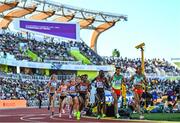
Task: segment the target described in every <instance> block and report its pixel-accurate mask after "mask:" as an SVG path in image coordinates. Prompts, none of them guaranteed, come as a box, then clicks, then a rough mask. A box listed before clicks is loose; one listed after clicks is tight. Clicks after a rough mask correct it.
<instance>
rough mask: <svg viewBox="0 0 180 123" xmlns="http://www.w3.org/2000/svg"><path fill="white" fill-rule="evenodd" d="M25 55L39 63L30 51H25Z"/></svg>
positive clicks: (38, 59) (37, 58)
mask: <svg viewBox="0 0 180 123" xmlns="http://www.w3.org/2000/svg"><path fill="white" fill-rule="evenodd" d="M26 55H27V56H28V57H29V58H31V59H32V60H33V61H40V60H41V59H40V58H39V57H38V56H37V55H36V54H35V53H33V52H32V51H31V50H29V49H28V50H27V51H26Z"/></svg>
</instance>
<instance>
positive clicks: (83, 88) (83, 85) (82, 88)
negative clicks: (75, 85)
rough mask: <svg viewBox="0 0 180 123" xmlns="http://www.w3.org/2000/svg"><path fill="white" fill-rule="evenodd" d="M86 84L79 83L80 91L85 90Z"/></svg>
mask: <svg viewBox="0 0 180 123" xmlns="http://www.w3.org/2000/svg"><path fill="white" fill-rule="evenodd" d="M87 89H88V88H87V84H84V83H81V84H80V91H87Z"/></svg>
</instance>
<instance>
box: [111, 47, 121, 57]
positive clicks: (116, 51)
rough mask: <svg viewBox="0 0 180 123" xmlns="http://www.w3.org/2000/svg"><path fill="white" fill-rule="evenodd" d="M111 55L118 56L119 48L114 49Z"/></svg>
mask: <svg viewBox="0 0 180 123" xmlns="http://www.w3.org/2000/svg"><path fill="white" fill-rule="evenodd" d="M112 56H113V57H120V52H119V50H117V49H114V50H113V52H112Z"/></svg>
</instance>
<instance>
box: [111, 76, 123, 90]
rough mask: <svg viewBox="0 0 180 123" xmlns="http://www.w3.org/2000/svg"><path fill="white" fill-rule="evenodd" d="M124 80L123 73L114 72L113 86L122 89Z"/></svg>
mask: <svg viewBox="0 0 180 123" xmlns="http://www.w3.org/2000/svg"><path fill="white" fill-rule="evenodd" d="M122 80H123V76H122V75H116V74H114V76H113V80H112V87H113V88H114V89H117V90H120V89H121V84H122Z"/></svg>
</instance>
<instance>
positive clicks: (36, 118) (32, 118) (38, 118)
mask: <svg viewBox="0 0 180 123" xmlns="http://www.w3.org/2000/svg"><path fill="white" fill-rule="evenodd" d="M44 118H45V117H31V118H28V119H30V120H41V119H44Z"/></svg>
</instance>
